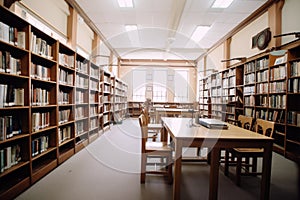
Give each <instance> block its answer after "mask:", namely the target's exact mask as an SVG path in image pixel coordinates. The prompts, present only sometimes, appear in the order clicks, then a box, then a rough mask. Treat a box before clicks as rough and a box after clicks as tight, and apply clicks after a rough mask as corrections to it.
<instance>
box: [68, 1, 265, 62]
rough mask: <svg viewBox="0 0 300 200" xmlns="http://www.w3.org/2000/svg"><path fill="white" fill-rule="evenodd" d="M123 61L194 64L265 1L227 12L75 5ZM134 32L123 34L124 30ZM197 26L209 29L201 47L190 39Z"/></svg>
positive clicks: (181, 6) (186, 5) (201, 5)
mask: <svg viewBox="0 0 300 200" xmlns="http://www.w3.org/2000/svg"><path fill="white" fill-rule="evenodd" d="M74 1H75V2H76V3H77V4H78V5H79V6H80V7H81V8H82V10H83V11H84V13H85V14H86V15H87V16H88V17H89V18H90V19H91V21H92V22H93V24H94V25H95V26H96V27H97V28H98V29H99V31H100V32H101V33H102V35H103V36H104V37H105V39H106V40H107V42H108V43H109V44H110V46H111V47H112V48H113V49H114V50H115V51H116V52H117V53H118V54H119V56H120V57H121V58H122V59H164V60H166V59H168V60H172V59H180V60H196V59H197V58H198V57H199V56H201V54H203V53H205V52H206V51H207V49H209V48H211V47H212V46H213V45H214V44H216V43H217V42H218V41H219V40H220V39H221V38H223V37H224V36H225V35H226V34H227V33H228V32H230V31H231V30H232V29H234V28H235V27H236V26H237V25H238V24H239V23H241V22H242V21H243V20H244V19H245V18H247V17H248V16H249V15H250V14H251V13H253V12H254V11H255V10H257V9H258V8H259V7H261V6H262V5H263V4H264V3H266V2H267V0H234V1H233V3H232V4H231V5H230V6H229V7H228V8H226V9H220V8H211V6H212V4H213V3H214V0H133V3H134V7H133V8H120V7H119V6H118V2H117V0H74ZM127 24H137V27H138V30H135V31H129V32H126V30H125V25H127ZM198 25H207V26H210V29H209V31H208V32H207V33H206V35H205V36H204V37H203V38H202V39H201V40H200V41H199V42H195V41H193V40H191V39H190V37H191V35H192V33H193V31H194V30H195V28H196V27H197V26H198Z"/></svg>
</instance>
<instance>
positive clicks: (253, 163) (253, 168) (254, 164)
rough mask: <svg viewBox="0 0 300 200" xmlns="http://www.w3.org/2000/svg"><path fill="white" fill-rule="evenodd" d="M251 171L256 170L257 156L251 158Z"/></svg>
mask: <svg viewBox="0 0 300 200" xmlns="http://www.w3.org/2000/svg"><path fill="white" fill-rule="evenodd" d="M252 172H254V173H255V172H257V157H253V158H252Z"/></svg>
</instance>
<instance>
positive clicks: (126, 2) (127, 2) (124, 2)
mask: <svg viewBox="0 0 300 200" xmlns="http://www.w3.org/2000/svg"><path fill="white" fill-rule="evenodd" d="M118 4H119V6H120V7H121V8H133V0H118Z"/></svg>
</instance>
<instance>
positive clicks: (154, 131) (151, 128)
mask: <svg viewBox="0 0 300 200" xmlns="http://www.w3.org/2000/svg"><path fill="white" fill-rule="evenodd" d="M142 114H144V116H145V117H146V123H147V126H148V132H149V136H148V138H152V141H153V142H154V141H156V140H157V137H158V133H159V132H161V131H162V130H163V125H162V124H152V123H150V121H151V119H150V115H149V112H148V110H147V108H143V109H142Z"/></svg>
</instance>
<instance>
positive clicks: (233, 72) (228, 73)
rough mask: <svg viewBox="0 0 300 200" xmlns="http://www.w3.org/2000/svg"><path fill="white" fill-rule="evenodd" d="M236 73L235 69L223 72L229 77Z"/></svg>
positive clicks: (224, 76) (225, 76)
mask: <svg viewBox="0 0 300 200" xmlns="http://www.w3.org/2000/svg"><path fill="white" fill-rule="evenodd" d="M234 75H235V69H229V70H228V71H224V72H223V78H227V77H230V76H234Z"/></svg>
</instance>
